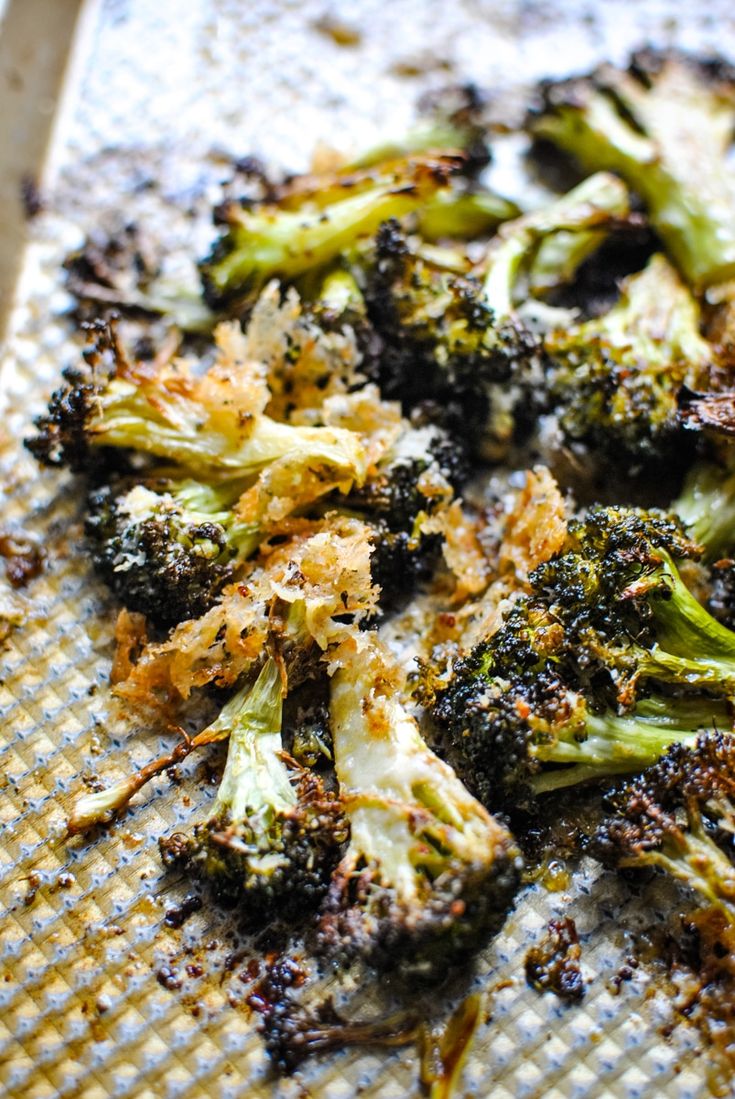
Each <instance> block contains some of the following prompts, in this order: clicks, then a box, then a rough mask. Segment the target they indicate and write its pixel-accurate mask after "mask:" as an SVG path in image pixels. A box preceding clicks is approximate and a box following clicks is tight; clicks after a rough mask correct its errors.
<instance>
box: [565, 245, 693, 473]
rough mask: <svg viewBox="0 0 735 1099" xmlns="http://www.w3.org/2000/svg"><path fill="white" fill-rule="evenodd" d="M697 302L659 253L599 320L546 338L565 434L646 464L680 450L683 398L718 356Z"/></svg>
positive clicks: (596, 318) (632, 277)
mask: <svg viewBox="0 0 735 1099" xmlns="http://www.w3.org/2000/svg"><path fill="white" fill-rule="evenodd" d="M699 322H700V318H699V307H698V305H697V303H696V302H695V300H694V298H693V297H692V296H691V295H690V293H689V291H688V290H687V289H686V287H685V286H684V285H683V284H682V283H681V282H680V280H679V277H678V275H677V274H676V272H675V271H674V269H673V268H672V267H671V266H670V264H669V263H668V261H667V260H666V259H665V258H664V257H663V256H661V255H655V256H653V257H652V259H651V260H650V261H649V263H648V266H647V267H646V268H645V270H643V271H642V272H640V273H639V274H637V275H634V276H631V277H630V278H628V279H627V280H626V282H625V283H624V285H623V289H622V293H621V297H620V300H619V301H618V302H617V304H616V305H614V306H613V308H612V309H611V310H610V311H609V312H608V313H605V314H604V315H602V316H600V317H595V318H593V319H592V320H588V321H585V322H583V323H581V324H578V325H576V326H572V327H571V328H567V329H565V330H563V331H556V332H552V333H550V334H549V335H547V336H546V338H545V340H544V346H545V350H546V352H547V354H548V356H549V361H548V365H547V386H548V391H549V398H550V403H551V407H552V408H553V410H554V411H555V414H556V416H557V417H558V419H559V422H560V425H561V428H562V431H563V433H564V435H565V436H566V437H567V438H568V439H569V440H571V441H583V442H587V443H588V444H590V446H591V447H593V448H595V449H596V450H598V451H599V450H602V451H607V452H612V453H614V454H615V459H616V461H618V460H619V459H620V457H621V454H622V455H625V456H626V458H627V460H628V462H631V463H635V464H640V463H642V462H645V461H646V460H647V459H652V458H657V459H661V458H665V457H667V456H668V457H673V456H674V453H675V450H676V451H679V450H681V448H682V444H683V439H682V431H681V426H680V420H679V407H678V396H679V392H680V390H681V389H682V386H684V385H687V386H690V387H692V388H695V389H696V388H697V387H698V386H699V385H700V383H701V382H702V380H703V378H704V376H705V374H706V372H707V370H708V367H709V366H710V363H711V362H712V359H713V354H714V353H713V349H712V348H711V347H710V346H709V345H708V344H707V342H706V341H705V340H704V339H703V338H702V337H701V336H700V334H699Z"/></svg>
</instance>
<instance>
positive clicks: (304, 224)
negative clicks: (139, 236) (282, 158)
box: [201, 154, 462, 309]
mask: <svg viewBox="0 0 735 1099" xmlns="http://www.w3.org/2000/svg"><path fill="white" fill-rule="evenodd" d="M461 165H462V158H461V157H453V156H451V155H447V156H442V155H441V154H439V155H436V156H432V155H430V154H427V155H425V156H416V157H413V158H407V159H403V160H396V161H391V162H389V163H387V164H380V165H379V166H378V167H377V168H374V169H366V170H364V171H362V172H353V173H351V174H343V175H336V176H334V177H327V178H325V179H321V180H320V178H319V177H316V181H315V183H314V185H313V186H311V187H305V188H303V189H301V190H300V189H299V188H298V186H294V187H292V189H291V191H290V192H287V193H286V194H284V196H283V198H282V199H281V200H280V201H279V202H278V203H277V204H272V205H268V204H266V205H262V206H256V207H250V208H248V207H246V206H243V205H241V204H239V203H229V204H228V205H227V206H226V207H225V208H224V210H221V211H220V213H221V216H222V218H223V220H224V222H225V224H226V226H227V228H226V231H225V233H224V235H223V236H222V237H220V239H219V241H218V242H217V244H216V245H215V247H214V250H213V252H212V254H211V255H210V257H209V258H208V259H207V260H205V261H204V263H202V265H201V273H202V281H203V284H204V293H205V298H206V300H207V303H208V304H209V305H210V306H211V307H212V308H213V309H221V308H223V307H226V306H230V307H232V306H233V304H234V303H235V302H237V303H238V304H240V305H243V304H247V303H249V302H251V301H252V299H253V297H254V295H255V294H257V292H258V291H259V290H261V289H262V288H263V286H265V284H266V283H267V282H268V281H269V280H270V279H271V278H274V277H278V278H280V279H282V280H283V281H286V282H292V281H293V280H294V279H295V278H297V277H298V276H301V275H304V274H306V273H307V272H313V271H316V270H318V269H319V268H323V267H325V266H326V265H328V264H330V263H332V262H333V261H334V260H336V259H337V258H338V257H339V256H340V255H341V254H343V253H345V252H349V251H350V250H352V249H354V248H355V247H356V246H357V245H358V244H359V243H360V241H361V240H363V239H364V238H366V237H369V236H370V235H371V234H372V233H374V232H375V230H376V229H377V228H378V226H379V225H380V223H381V222H383V221H385V220H387V219H388V218H392V217H398V218H400V217H403V216H404V215H405V214H408V213H411V212H412V211H414V210H418V209H420V208H421V207H422V206H423V205H425V203H426V202H427V201H428V199H429V198H430V197H431V196H432V195H433V194H435V193H436V192H437V191H438V190H440V189H441V188H443V187H446V186H447V184H448V181H449V177H450V175H451V173H452V172H454V171H456V170H457V169H458V168H459V167H461ZM312 182H313V181H312Z"/></svg>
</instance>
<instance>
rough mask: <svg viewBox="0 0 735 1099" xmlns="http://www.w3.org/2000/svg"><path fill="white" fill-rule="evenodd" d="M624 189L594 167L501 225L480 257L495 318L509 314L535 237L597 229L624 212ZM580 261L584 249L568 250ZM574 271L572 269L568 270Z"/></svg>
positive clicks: (537, 240) (536, 243) (536, 244)
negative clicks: (569, 187)
mask: <svg viewBox="0 0 735 1099" xmlns="http://www.w3.org/2000/svg"><path fill="white" fill-rule="evenodd" d="M628 211H629V205H628V191H627V189H626V187H625V185H624V184H623V183H621V181H620V180H619V179H616V178H615V176H612V175H608V174H607V173H604V172H599V173H598V174H597V175H594V176H591V177H590V178H589V179H586V180H584V182H583V183H580V184H579V186H578V187H575V188H574V189H573V190H571V191H570V192H569V193H568V194H566V195H563V196H562V197H561V198H560V199H558V200H557V201H556V202H552V203H550V204H549V205H548V206H544V207H542V209H540V210H535V211H532V212H531V213H530V214H525V215H524V216H523V217H520V218H517V219H516V220H515V221H509V222H507V223H506V224H505V225H503V226H501V228H500V230H499V232H498V235H497V237H496V238H495V239H494V240H493V241H492V242H491V244H490V247H489V249H488V253H487V259H486V261H485V275H484V290H485V295H486V297H487V300H488V304H489V305H490V306H491V307H492V309H493V310H494V312H495V316H496V320H502V319H505V318H507V317H510V316H511V315H512V313H513V306H514V295H515V289H516V284H517V283H518V280H519V278H520V275H521V273H522V270H523V267H524V265H526V264H531V263H532V262H533V256H534V254H535V253H536V250H537V249H538V247H539V246H540V242H542V241H543V240H544V238H546V237H548V236H549V235H550V234H554V233H558V232H559V231H560V230H565V231H568V232H571V233H575V234H577V233H581V232H587V231H589V230H594V229H596V230H597V231H598V232H599V231H602V230H603V229H604V227H605V224H606V223H610V222H611V221H612V220H613V219H614V218H622V217H625V216H626V215H627V214H628ZM575 254H576V258H577V259H578V261H579V262H580V263H581V261H582V260H583V259H584V258H585V257H586V255H588V254H589V253H588V252H586V251H585V250H584V249H579V250H577V251H576V253H571V252H568V253H567V255H568V258H569V257H570V256H571V255H575ZM572 273H573V272H572Z"/></svg>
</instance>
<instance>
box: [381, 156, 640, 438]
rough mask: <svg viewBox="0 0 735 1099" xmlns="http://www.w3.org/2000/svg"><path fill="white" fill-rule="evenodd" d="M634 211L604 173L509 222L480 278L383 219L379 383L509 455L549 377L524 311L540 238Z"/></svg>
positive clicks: (597, 225)
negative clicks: (520, 422)
mask: <svg viewBox="0 0 735 1099" xmlns="http://www.w3.org/2000/svg"><path fill="white" fill-rule="evenodd" d="M627 209H628V206H627V192H626V190H625V187H624V186H623V184H621V183H620V182H619V181H618V180H615V179H614V178H613V177H610V176H605V175H599V176H597V177H595V178H594V179H592V180H588V181H586V182H585V184H583V185H582V186H581V187H580V188H577V189H576V191H574V192H571V193H570V194H569V195H566V196H565V197H564V198H562V199H560V200H559V201H558V202H556V203H553V204H552V205H551V206H549V207H547V208H545V209H544V210H541V211H537V212H535V213H533V214H528V215H525V216H524V217H522V218H518V219H517V220H515V221H510V222H507V223H506V224H505V225H503V227H502V228H501V230H500V232H499V233H498V236H497V237H496V238H494V240H493V241H492V242H491V244H490V246H489V249H488V253H487V256H486V259H485V260H484V262H483V263H482V265H481V266H480V267H479V268H478V272H477V276H476V277H475V276H470V275H463V274H457V273H453V272H451V271H447V270H445V269H443V268H442V267H440V266H438V265H437V264H435V263H433V262H431V260H430V258H427V256H426V254H425V252H424V253H421V252H420V251H418V250H415V249H412V248H411V247H410V246H409V242H408V240H407V238H406V237H405V236H404V235H403V233H402V232H401V230H400V227H399V226H398V225H397V223H395V222H387V223H386V224H385V225H383V226H381V228H380V230H379V232H378V234H377V236H376V240H375V249H374V255H373V256H372V257H371V261H370V263H369V264H368V268H367V275H366V277H367V285H366V294H365V296H366V301H367V307H368V315H369V317H370V320H371V321H372V324H373V326H374V328H375V330H376V332H377V333H378V335H379V336H380V338H381V340H382V343H383V352H382V355H381V358H380V374H379V378H378V380H379V381H380V384H381V386H382V388H383V390H384V392H385V393H386V394H387V395H388V396H395V397H398V398H400V400H401V401H403V402H404V404H405V405H407V406H409V407H410V406H412V405H415V404H417V403H419V402H421V401H425V400H427V399H431V400H434V401H438V402H440V403H442V404H444V405H445V406H446V407H448V408H449V409H454V410H455V412H454V419H455V422H456V424H457V426H459V427H460V429H461V431H462V433H463V436H464V437H465V438H469V439H470V440H471V441H473V442H474V445H475V448H476V449H477V450H478V451H479V452H480V453H481V454H482V455H483V457H486V458H490V459H497V458H499V457H501V456H502V455H503V453H504V452H505V450H506V449H507V447H508V445H509V444H510V441H511V439H512V437H513V433H514V430H515V416H516V410H517V409H518V408H522V409H523V415H526V416H527V415H528V407H526V406H533V405H534V403H535V402H536V397H535V394H536V391H537V390H538V389H540V384H541V380H542V377H541V367H540V359H539V351H540V342H539V339H538V337H537V336H536V335H535V334H534V333H533V332H532V331H531V330H530V328H529V327H528V325H526V324H525V323H523V322H522V321H521V320H520V319H519V317H518V315H517V312H516V304H517V300H518V291H519V287H520V285H521V284H522V282H523V279H524V278H525V277H526V276H527V273H528V267H529V265H530V264H531V262H532V260H533V257H534V256H535V254H536V252H537V250H538V248H539V246H540V243H541V242H542V241H543V239H544V238H545V236H547V235H548V234H553V233H555V232H558V231H559V230H560V229H569V230H570V231H575V232H576V231H586V230H589V229H590V228H591V227H594V228H595V229H596V230H598V231H602V230H603V229H604V226H605V225H606V223H611V221H612V220H613V219H614V218H618V217H622V216H624V215H625V214H626V213H627ZM581 258H582V256H581V254H580V255H579V256H578V259H579V260H580V261H581Z"/></svg>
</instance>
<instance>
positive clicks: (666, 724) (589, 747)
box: [529, 699, 727, 794]
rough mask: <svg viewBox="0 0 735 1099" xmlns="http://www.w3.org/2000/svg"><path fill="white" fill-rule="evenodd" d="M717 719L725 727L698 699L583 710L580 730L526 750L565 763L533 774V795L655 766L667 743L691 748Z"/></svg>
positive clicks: (720, 714) (718, 712)
mask: <svg viewBox="0 0 735 1099" xmlns="http://www.w3.org/2000/svg"><path fill="white" fill-rule="evenodd" d="M717 718H721V719H722V721H723V722H725V723H727V714H726V711H725V710H724V708H723V707H722V706H721V705H720V706H718V705H717V704H714V703H713V705H712V706H711V707H709V708H707V707H706V706H703V705H702V703H701V702H700V701H699V700H697V701H694V702H690V701H689V700H679V699H647V700H646V701H644V702H642V703H640V705H639V706H638V709H637V711H636V713H634V714H630V715H626V714H623V715H620V714H614V713H606V714H604V715H602V714H595V713H591V712H587V714H586V716H585V722H584V732H583V734H582V735H581V736H577V735H575V732H574V731H572V732H571V733H570V735H569V736H568V737H567V738H565V739H563V740H561V739H560V740H557V741H555V742H554V743H549V744H543V743H540V744H532V745H531V747H530V749H529V751H530V754H531V755H533V756H534V757H535V758H536V759H537V760H539V761H540V762H544V763H570V764H573V766H571V767H566V768H564V769H563V770H559V771H548V772H543V773H542V774H539V775H535V776H534V777H533V778H532V779H531V786H532V788H533V790H534V792H535V793H537V794H541V793H547V792H549V791H550V790H558V789H561V788H563V787H565V786H574V785H577V784H578V783H580V782H584V781H588V780H590V779H600V778H604V777H606V776H608V775H613V774H622V773H625V772H626V771H627V772H631V771H641V770H643V769H644V768H645V767H649V766H650V765H651V764H653V763H656V762H657V761H658V760H659V759H660V758H661V756H662V755H664V753H665V751H666V749H667V748H668V747H669V745H671V744H684V745H691V746H693V745H694V744H695V742H696V740H697V736H698V735H699V730H701V729H702V728H708V727H711V726H712V725H713V724H714V722H715V720H716V719H717Z"/></svg>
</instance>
